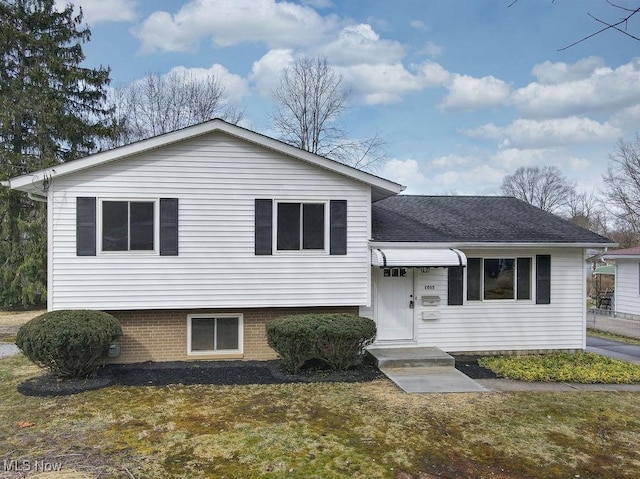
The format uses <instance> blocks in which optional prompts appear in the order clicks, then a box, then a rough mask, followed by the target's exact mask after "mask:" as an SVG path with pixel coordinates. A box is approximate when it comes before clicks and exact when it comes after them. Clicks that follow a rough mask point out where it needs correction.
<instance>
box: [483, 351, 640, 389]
mask: <svg viewBox="0 0 640 479" xmlns="http://www.w3.org/2000/svg"><path fill="white" fill-rule="evenodd" d="M479 364H480V365H481V366H484V367H486V368H489V369H491V370H492V371H493V372H494V373H496V374H497V375H498V376H500V377H504V378H509V379H519V380H521V381H557V382H570V383H586V384H590V383H601V384H628V383H638V382H640V365H636V364H631V363H628V362H626V361H620V360H618V359H612V358H608V357H605V356H600V355H599V354H593V353H575V354H571V353H557V354H544V355H535V356H496V357H486V358H482V359H481V360H480V361H479Z"/></svg>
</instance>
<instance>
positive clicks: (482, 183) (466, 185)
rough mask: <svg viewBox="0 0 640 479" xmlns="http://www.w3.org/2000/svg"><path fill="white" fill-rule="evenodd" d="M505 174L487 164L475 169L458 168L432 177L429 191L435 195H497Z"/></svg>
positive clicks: (479, 165)
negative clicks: (452, 192)
mask: <svg viewBox="0 0 640 479" xmlns="http://www.w3.org/2000/svg"><path fill="white" fill-rule="evenodd" d="M504 175H505V172H504V171H503V170H501V169H498V168H495V167H493V166H491V165H488V164H478V166H476V167H475V168H470V169H469V168H467V169H463V168H459V169H456V170H449V171H445V172H443V173H440V174H438V175H436V176H435V177H434V181H433V184H432V185H431V189H432V190H434V192H435V193H443V192H451V191H454V192H455V194H497V193H498V192H499V190H500V185H501V184H502V179H503V178H504Z"/></svg>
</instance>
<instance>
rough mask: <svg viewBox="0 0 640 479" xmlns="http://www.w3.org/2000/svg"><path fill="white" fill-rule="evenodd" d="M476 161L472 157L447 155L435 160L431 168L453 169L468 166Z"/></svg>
mask: <svg viewBox="0 0 640 479" xmlns="http://www.w3.org/2000/svg"><path fill="white" fill-rule="evenodd" d="M474 161H475V159H474V158H472V157H470V156H460V155H446V156H441V157H440V158H436V159H435V160H433V161H432V162H431V166H435V167H437V168H451V167H454V166H468V165H470V164H472V163H473V162H474Z"/></svg>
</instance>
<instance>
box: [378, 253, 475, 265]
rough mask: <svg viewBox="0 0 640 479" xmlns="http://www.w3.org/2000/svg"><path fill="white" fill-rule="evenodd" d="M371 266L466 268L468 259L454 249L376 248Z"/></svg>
mask: <svg viewBox="0 0 640 479" xmlns="http://www.w3.org/2000/svg"><path fill="white" fill-rule="evenodd" d="M371 264H372V265H373V266H379V267H381V268H392V267H400V266H402V267H411V266H432V267H436V266H466V265H467V257H466V256H465V255H464V253H463V252H462V251H460V250H457V249H454V248H439V249H436V248H434V249H400V248H375V249H372V250H371Z"/></svg>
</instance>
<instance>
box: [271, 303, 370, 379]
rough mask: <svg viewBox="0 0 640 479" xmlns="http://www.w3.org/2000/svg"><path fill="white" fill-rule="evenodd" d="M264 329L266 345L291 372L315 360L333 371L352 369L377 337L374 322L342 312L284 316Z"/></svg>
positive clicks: (272, 321)
mask: <svg viewBox="0 0 640 479" xmlns="http://www.w3.org/2000/svg"><path fill="white" fill-rule="evenodd" d="M266 329H267V341H268V343H269V346H271V347H272V348H273V349H274V350H275V351H276V352H277V353H278V354H279V355H280V356H281V358H282V363H283V366H284V368H285V369H286V370H287V371H290V372H294V373H295V372H298V371H299V370H300V368H301V367H302V366H303V365H304V363H305V362H307V361H308V360H310V359H314V358H317V359H320V360H322V361H324V362H325V363H327V364H328V365H329V366H330V367H331V368H333V369H336V370H345V369H347V368H349V367H350V366H354V365H356V364H358V363H359V362H360V361H361V359H362V355H363V353H364V348H365V347H366V346H367V345H369V344H371V343H372V342H373V339H374V338H375V335H376V325H375V323H374V322H373V321H371V320H370V319H367V318H362V317H360V316H357V315H354V314H345V313H333V314H322V313H312V314H298V315H291V316H283V317H280V318H276V319H272V320H270V321H267V325H266Z"/></svg>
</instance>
